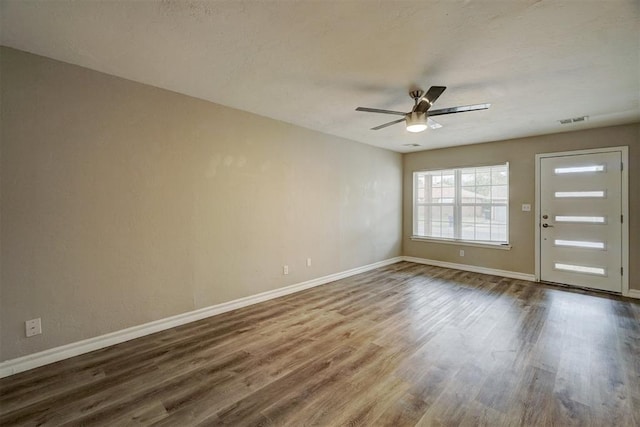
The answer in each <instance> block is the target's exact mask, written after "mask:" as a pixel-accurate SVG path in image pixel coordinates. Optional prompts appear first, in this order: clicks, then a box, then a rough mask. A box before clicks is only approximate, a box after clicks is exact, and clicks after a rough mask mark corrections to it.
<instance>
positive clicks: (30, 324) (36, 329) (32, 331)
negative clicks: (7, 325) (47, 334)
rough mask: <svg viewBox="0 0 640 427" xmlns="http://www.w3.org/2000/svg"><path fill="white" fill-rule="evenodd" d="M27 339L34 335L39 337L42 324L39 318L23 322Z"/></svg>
mask: <svg viewBox="0 0 640 427" xmlns="http://www.w3.org/2000/svg"><path fill="white" fill-rule="evenodd" d="M24 325H25V329H26V334H27V337H32V336H34V335H40V334H41V333H42V322H41V320H40V318H39V317H38V318H37V319H31V320H27V321H26V322H24Z"/></svg>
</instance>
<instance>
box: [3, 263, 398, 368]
mask: <svg viewBox="0 0 640 427" xmlns="http://www.w3.org/2000/svg"><path fill="white" fill-rule="evenodd" d="M400 261H402V257H395V258H389V259H386V260H384V261H379V262H375V263H373V264H368V265H364V266H362V267H356V268H352V269H351V270H347V271H343V272H340V273H334V274H330V275H328V276H324V277H319V278H317V279H312V280H308V281H306V282H301V283H296V284H295V285H290V286H286V287H284V288H279V289H274V290H272V291H267V292H262V293H259V294H256V295H251V296H248V297H244V298H239V299H236V300H233V301H229V302H224V303H221V304H216V305H212V306H210V307H205V308H201V309H198V310H194V311H190V312H188V313H182V314H178V315H176V316H171V317H167V318H165V319H160V320H156V321H153V322H149V323H145V324H142V325H138V326H133V327H131V328H127V329H122V330H120V331H115V332H111V333H108V334H105V335H100V336H98V337H94V338H89V339H86V340H82V341H78V342H75V343H71V344H67V345H63V346H60V347H56V348H52V349H49V350H45V351H41V352H38V353H34V354H29V355H27V356H23V357H18V358H16V359H11V360H7V361H4V362H2V363H0V378H4V377H7V376H9V375H13V374H17V373H20V372H24V371H27V370H29V369H34V368H38V367H40V366H44V365H48V364H50V363H54V362H58V361H60V360H64V359H68V358H70V357H74V356H78V355H81V354H85V353H89V352H91V351H95V350H99V349H101V348H105V347H108V346H111V345H115V344H119V343H122V342H125V341H129V340H132V339H135V338H140V337H142V336H145V335H149V334H153V333H156V332H160V331H164V330H166V329H170V328H174V327H176V326H180V325H184V324H186V323H190V322H194V321H196V320H200V319H204V318H206V317H211V316H215V315H216V314H221V313H225V312H227V311H231V310H236V309H238V308H242V307H247V306H249V305H253V304H257V303H259V302H263V301H268V300H270V299H274V298H278V297H281V296H284V295H289V294H292V293H295V292H300V291H302V290H305V289H309V288H313V287H315V286H320V285H324V284H326V283H330V282H334V281H336V280H340V279H344V278H346V277H349V276H354V275H356V274H360V273H364V272H366V271H370V270H374V269H376V268H380V267H384V266H387V265H390V264H395V263H396V262H400Z"/></svg>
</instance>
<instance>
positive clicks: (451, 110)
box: [427, 104, 491, 116]
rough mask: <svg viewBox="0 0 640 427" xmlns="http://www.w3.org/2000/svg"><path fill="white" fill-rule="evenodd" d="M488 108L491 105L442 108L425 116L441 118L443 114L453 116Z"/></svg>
mask: <svg viewBox="0 0 640 427" xmlns="http://www.w3.org/2000/svg"><path fill="white" fill-rule="evenodd" d="M489 107H491V104H474V105H463V106H459V107H449V108H442V109H440V110H430V111H427V115H428V116H441V115H443V114H454V113H464V112H467V111H478V110H486V109H487V108H489Z"/></svg>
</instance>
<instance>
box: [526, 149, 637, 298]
mask: <svg viewBox="0 0 640 427" xmlns="http://www.w3.org/2000/svg"><path fill="white" fill-rule="evenodd" d="M610 152H619V153H621V155H622V165H623V167H622V215H624V221H623V222H622V267H623V269H622V295H624V296H629V147H626V146H621V147H606V148H593V149H589V150H576V151H560V152H556V153H541V154H536V196H535V203H536V204H535V206H536V209H535V211H536V216H535V234H536V237H535V258H536V270H535V276H536V282H539V281H540V276H541V274H540V178H541V177H540V163H541V159H543V158H545V157H558V156H572V155H576V154H597V153H610Z"/></svg>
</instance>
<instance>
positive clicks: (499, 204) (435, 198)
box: [413, 163, 509, 244]
mask: <svg viewBox="0 0 640 427" xmlns="http://www.w3.org/2000/svg"><path fill="white" fill-rule="evenodd" d="M413 235H414V236H415V237H427V238H436V239H452V240H461V241H470V242H486V243H494V244H506V243H508V241H509V164H508V163H506V164H503V165H497V166H483V167H474V168H459V169H444V170H434V171H421V172H414V173H413Z"/></svg>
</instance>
